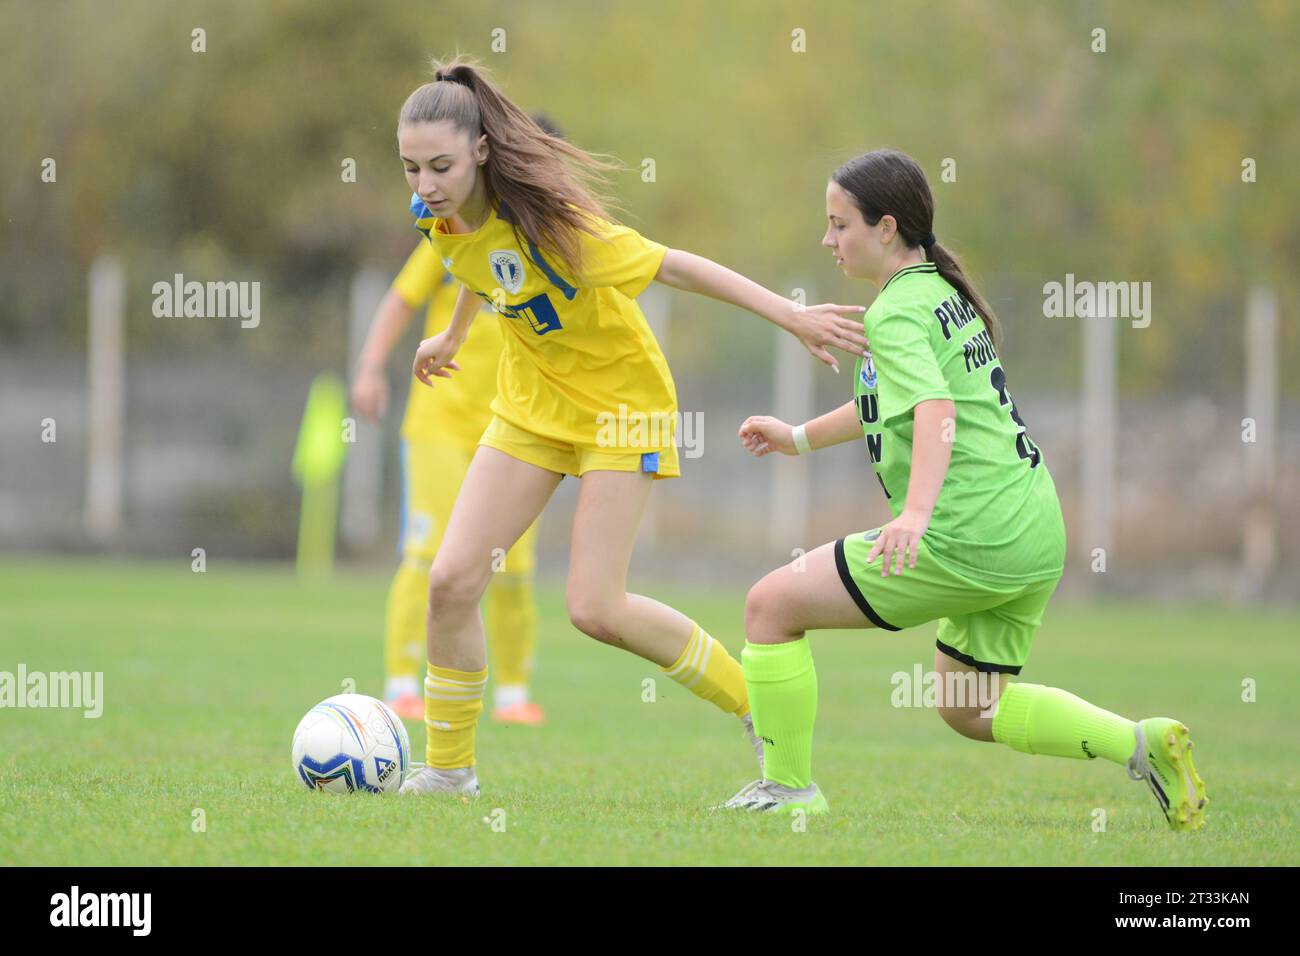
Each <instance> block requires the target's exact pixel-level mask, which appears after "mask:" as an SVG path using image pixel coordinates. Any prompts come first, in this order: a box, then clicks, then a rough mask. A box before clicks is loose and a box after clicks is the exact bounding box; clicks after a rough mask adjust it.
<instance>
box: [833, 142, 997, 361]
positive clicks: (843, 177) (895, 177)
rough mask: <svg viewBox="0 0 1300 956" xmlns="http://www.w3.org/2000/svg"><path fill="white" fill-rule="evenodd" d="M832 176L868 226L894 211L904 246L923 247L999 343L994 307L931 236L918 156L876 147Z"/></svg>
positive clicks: (930, 208)
mask: <svg viewBox="0 0 1300 956" xmlns="http://www.w3.org/2000/svg"><path fill="white" fill-rule="evenodd" d="M831 179H832V180H833V181H834V182H836V183H837V184H839V186H840V188H841V189H843V190H844V191H845V192H846V193H848V194H849V195H850V196H851V197H852V198H853V204H854V205H855V206H857V207H858V210H859V211H860V212H861V213H862V218H864V219H865V220H866V221H867V224H868V225H871V226H874V225H875V224H876V223H878V222H880V219H881V217H882V216H884V215H886V214H888V215H890V216H893V217H894V219H895V221H896V222H897V223H898V234H899V235H900V236H902V237H903V241H904V242H905V243H907V245H908V248H911V249H915V248H917V247H923V248H924V251H925V255H926V258H928V259H929V260H930V261H931V262H933V263H934V264H935V265H936V266H937V267H938V270H939V275H941V276H943V278H944V279H945V280H947V282H948V284H949V285H951V286H952V287H953V288H954V289H956V290H957V291H958V292H960V293H961V294H962V296H963V297H965V299H966V300H967V301H968V302H970V304H971V305H973V306H974V307H975V311H976V312H978V313H979V314H980V315H981V316H982V317H983V318H984V325H985V327H987V328H988V332H989V335H990V337H992V339H993V342H994V344H995V345H996V344H998V343H999V342H1001V340H1002V323H1001V322H999V321H998V317H997V315H995V314H994V312H993V309H992V307H990V306H989V304H988V302H986V301H985V300H984V297H983V296H981V295H980V294H979V293H978V292H977V291H976V290H975V286H974V285H972V284H971V281H970V279H968V278H966V273H965V272H963V271H962V268H961V263H959V262H958V261H957V257H956V256H954V255H953V254H952V253H951V252H949V251H948V250H947V249H945V248H944V247H943V246H941V245H940V244H939V243H938V242H935V240H934V196H933V194H932V193H931V192H930V184H929V183H928V182H926V180H925V173H923V172H922V171H921V167H920V166H918V165H917V164H916V160H914V159H912V157H911V156H908V155H907V154H906V153H902V152H899V151H898V150H896V149H877V150H874V151H872V152H870V153H863V154H862V155H861V156H858V157H855V158H854V159H851V160H849V161H848V162H847V163H845V164H844V165H843V166H841V167H840V168H839V169H837V170H835V172H834V173H832V174H831ZM927 243H928V244H927Z"/></svg>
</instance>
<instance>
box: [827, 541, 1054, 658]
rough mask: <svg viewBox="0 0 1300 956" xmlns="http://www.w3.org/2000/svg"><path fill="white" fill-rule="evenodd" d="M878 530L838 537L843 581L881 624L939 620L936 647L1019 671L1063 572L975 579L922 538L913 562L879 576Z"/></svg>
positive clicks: (894, 628)
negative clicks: (1040, 577)
mask: <svg viewBox="0 0 1300 956" xmlns="http://www.w3.org/2000/svg"><path fill="white" fill-rule="evenodd" d="M879 536H880V529H879V528H875V529H873V530H871V531H865V532H862V533H859V534H851V535H847V536H846V537H843V538H840V539H839V540H838V541H836V542H835V566H836V567H837V568H838V569H839V572H840V580H841V581H843V582H844V587H845V588H846V589H847V590H848V592H849V595H850V596H851V597H852V598H853V600H854V601H855V602H856V603H857V605H858V607H859V608H860V609H861V610H862V613H863V614H865V615H866V616H867V618H868V619H869V620H870V621H871V623H873V624H875V625H876V627H879V628H883V629H884V630H887V631H900V630H902V629H903V628H905V627H915V626H917V625H918V624H924V623H926V622H927V621H934V620H940V619H942V620H941V621H940V624H939V634H938V640H937V641H936V642H935V644H936V646H937V647H938V648H939V650H941V651H943V652H944V653H945V654H947V655H948V656H949V657H952V658H955V659H956V660H959V661H961V662H962V663H964V664H967V665H969V666H971V667H974V668H976V669H977V670H981V671H994V672H998V673H1003V674H1019V673H1020V669H1021V668H1022V667H1024V666H1025V663H1026V662H1027V661H1028V660H1029V648H1030V645H1031V644H1032V643H1033V640H1034V632H1035V631H1036V630H1038V626H1039V625H1040V624H1042V623H1043V611H1044V610H1045V609H1046V607H1047V602H1048V600H1049V599H1050V598H1051V596H1052V592H1053V591H1055V590H1056V585H1057V584H1058V583H1059V581H1060V576H1059V575H1058V576H1056V577H1052V578H1049V579H1047V580H1045V581H1034V582H1032V583H1028V584H1014V583H1012V584H993V583H985V582H979V581H973V580H971V579H970V578H967V577H964V576H962V575H960V574H957V573H956V572H955V571H951V570H949V569H948V567H947V566H945V565H943V564H941V563H939V560H938V559H937V558H935V557H934V555H932V554H931V553H930V549H929V548H928V547H926V543H925V538H924V537H922V538H921V541H920V543H919V545H918V546H917V552H916V567H915V568H909V567H908V566H907V562H906V561H904V562H903V571H902V574H898V575H895V574H890V575H888V576H887V577H882V576H881V574H880V564H881V561H882V560H883V556H882V555H877V556H876V560H874V561H872V562H871V563H870V564H868V563H867V555H868V554H869V553H870V552H871V547H872V545H873V544H874V543H875V541H876V538H877V537H879Z"/></svg>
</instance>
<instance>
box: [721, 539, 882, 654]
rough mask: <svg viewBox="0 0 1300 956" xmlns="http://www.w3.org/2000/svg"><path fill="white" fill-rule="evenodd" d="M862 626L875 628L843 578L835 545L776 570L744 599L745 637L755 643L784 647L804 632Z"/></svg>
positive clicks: (829, 545)
mask: <svg viewBox="0 0 1300 956" xmlns="http://www.w3.org/2000/svg"><path fill="white" fill-rule="evenodd" d="M860 627H875V625H874V624H872V623H871V621H870V620H868V618H867V616H866V615H865V614H863V613H862V611H861V610H860V609H859V608H858V606H857V605H856V604H855V603H854V602H853V598H852V597H850V595H849V592H848V591H847V590H845V588H844V582H843V581H841V580H840V573H839V571H838V570H837V569H836V567H835V543H834V542H831V543H829V544H823V545H821V546H820V547H817V548H814V549H813V550H811V551H809V552H808V553H807V554H805V555H804V556H803V557H802V558H799V559H796V560H794V561H791V562H790V563H789V564H787V565H786V566H785V567H783V568H777V569H776V570H775V571H773V572H771V573H770V574H768V575H767V576H766V577H764V578H763V579H762V580H761V581H759V582H758V583H757V584H755V585H754V586H753V587H752V588H750V589H749V596H748V597H747V598H746V599H745V636H746V637H747V638H748V639H749V642H750V643H751V644H785V643H787V642H789V641H797V640H799V639H800V638H801V637H803V636H804V632H805V631H816V630H822V629H824V628H860Z"/></svg>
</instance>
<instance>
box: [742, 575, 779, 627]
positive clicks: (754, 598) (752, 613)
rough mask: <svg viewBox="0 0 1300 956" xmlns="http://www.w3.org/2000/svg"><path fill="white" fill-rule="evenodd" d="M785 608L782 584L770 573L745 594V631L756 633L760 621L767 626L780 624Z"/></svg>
mask: <svg viewBox="0 0 1300 956" xmlns="http://www.w3.org/2000/svg"><path fill="white" fill-rule="evenodd" d="M784 609H785V602H784V601H783V600H782V599H781V588H780V585H779V584H778V583H777V582H776V581H774V580H773V578H772V575H770V574H769V575H768V576H767V577H765V578H763V579H762V580H761V581H759V582H758V583H757V584H755V585H754V586H753V587H752V588H750V589H749V593H748V594H747V595H745V633H746V634H753V633H756V632H757V631H758V630H759V629H760V628H759V627H758V625H759V624H760V623H761V624H763V625H766V626H767V627H771V626H774V625H778V624H779V623H780V617H781V615H782V613H783V611H784Z"/></svg>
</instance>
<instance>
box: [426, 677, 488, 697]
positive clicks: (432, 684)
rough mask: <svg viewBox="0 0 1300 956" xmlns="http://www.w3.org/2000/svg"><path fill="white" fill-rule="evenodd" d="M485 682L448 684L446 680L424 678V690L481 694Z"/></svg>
mask: <svg viewBox="0 0 1300 956" xmlns="http://www.w3.org/2000/svg"><path fill="white" fill-rule="evenodd" d="M486 687H487V684H449V683H447V682H446V681H440V680H439V681H433V680H426V681H425V682H424V689H425V691H426V692H427V691H431V690H442V691H446V692H447V693H449V694H481V693H483V690H484V688H486Z"/></svg>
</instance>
